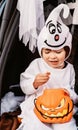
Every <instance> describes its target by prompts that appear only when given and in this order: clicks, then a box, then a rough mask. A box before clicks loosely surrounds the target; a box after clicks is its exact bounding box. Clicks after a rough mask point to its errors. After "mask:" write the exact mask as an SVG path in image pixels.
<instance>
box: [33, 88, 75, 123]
mask: <svg viewBox="0 0 78 130" xmlns="http://www.w3.org/2000/svg"><path fill="white" fill-rule="evenodd" d="M34 104H35V107H34V112H35V114H36V115H37V117H38V118H39V119H40V120H41V121H42V122H46V123H64V122H68V121H70V119H71V118H72V115H73V102H72V100H71V99H70V96H69V94H68V93H67V92H66V91H65V90H63V89H45V90H44V92H43V94H42V95H40V96H39V97H38V98H37V99H35V101H34Z"/></svg>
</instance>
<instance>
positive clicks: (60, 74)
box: [18, 58, 77, 130]
mask: <svg viewBox="0 0 78 130" xmlns="http://www.w3.org/2000/svg"><path fill="white" fill-rule="evenodd" d="M45 72H50V73H51V75H50V79H49V81H48V82H47V83H45V84H44V85H43V86H41V87H39V88H38V89H34V87H33V85H32V84H33V81H34V79H35V76H36V75H37V74H38V73H45ZM74 76H75V72H74V68H73V66H72V65H71V64H70V63H68V62H67V66H66V67H65V68H63V69H54V68H52V67H50V66H48V65H47V64H46V63H45V61H44V60H43V59H42V58H38V59H36V60H34V61H33V62H32V63H31V64H30V66H29V67H28V68H27V69H26V71H25V72H24V73H22V74H21V80H20V85H21V89H22V91H23V92H24V93H25V94H26V100H25V101H24V102H23V103H22V104H21V110H22V113H21V115H20V117H21V118H22V124H21V126H20V128H19V129H18V130H20V129H21V127H23V128H22V130H29V129H31V130H37V129H40V130H52V129H53V130H57V129H58V130H61V129H62V128H63V130H77V128H76V125H75V123H74V122H75V121H74V119H72V120H71V121H70V122H68V123H64V124H52V125H51V124H50V125H49V124H45V123H42V122H41V121H40V120H39V119H38V118H37V117H36V115H35V114H34V111H33V109H34V99H35V98H36V97H37V96H39V95H41V94H42V92H43V91H44V89H46V88H59V87H60V88H65V89H67V90H68V91H69V92H70V96H71V98H72V99H73V101H75V100H76V98H77V95H76V93H75V92H74V82H75V80H74ZM66 124H67V125H66ZM62 126H63V127H62Z"/></svg>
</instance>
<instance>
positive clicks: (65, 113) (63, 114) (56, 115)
mask: <svg viewBox="0 0 78 130" xmlns="http://www.w3.org/2000/svg"><path fill="white" fill-rule="evenodd" d="M67 113H68V111H67V109H64V110H63V111H62V112H58V113H57V114H48V113H44V114H43V117H45V118H46V117H49V118H54V117H55V118H58V117H64V116H65V115H67Z"/></svg>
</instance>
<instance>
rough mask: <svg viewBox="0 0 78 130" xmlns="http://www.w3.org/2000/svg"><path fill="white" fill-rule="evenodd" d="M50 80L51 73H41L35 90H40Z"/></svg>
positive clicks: (35, 82)
mask: <svg viewBox="0 0 78 130" xmlns="http://www.w3.org/2000/svg"><path fill="white" fill-rule="evenodd" d="M49 78H50V72H46V73H44V74H42V73H40V74H38V75H37V76H36V78H35V80H34V82H33V86H34V88H38V87H39V86H41V85H43V84H45V83H46V82H47V81H48V80H49Z"/></svg>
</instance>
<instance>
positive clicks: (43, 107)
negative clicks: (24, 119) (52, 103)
mask: <svg viewBox="0 0 78 130" xmlns="http://www.w3.org/2000/svg"><path fill="white" fill-rule="evenodd" d="M41 108H42V109H43V110H46V111H48V110H49V108H47V107H45V106H43V105H41Z"/></svg>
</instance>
